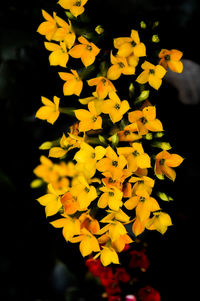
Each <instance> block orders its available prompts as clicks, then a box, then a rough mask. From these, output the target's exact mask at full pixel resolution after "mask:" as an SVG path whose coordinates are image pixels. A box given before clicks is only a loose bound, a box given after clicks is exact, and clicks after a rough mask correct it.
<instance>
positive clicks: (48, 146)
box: [39, 141, 53, 150]
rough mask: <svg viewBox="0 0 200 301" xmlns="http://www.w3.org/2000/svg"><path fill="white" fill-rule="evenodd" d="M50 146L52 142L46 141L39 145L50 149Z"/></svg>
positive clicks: (40, 147)
mask: <svg viewBox="0 0 200 301" xmlns="http://www.w3.org/2000/svg"><path fill="white" fill-rule="evenodd" d="M52 146H53V142H51V141H46V142H44V143H42V144H41V145H40V146H39V149H42V150H47V149H50V148H51V147H52Z"/></svg>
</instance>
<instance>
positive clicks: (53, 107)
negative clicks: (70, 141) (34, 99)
mask: <svg viewBox="0 0 200 301" xmlns="http://www.w3.org/2000/svg"><path fill="white" fill-rule="evenodd" d="M41 100H42V103H43V104H44V106H42V107H41V108H39V110H38V111H37V112H36V115H35V116H36V117H37V118H39V119H42V120H46V121H47V122H49V123H51V124H54V122H55V121H56V120H57V119H58V117H59V115H60V112H59V103H60V98H58V97H57V96H54V98H53V102H52V101H51V100H49V99H48V98H46V97H43V96H42V97H41Z"/></svg>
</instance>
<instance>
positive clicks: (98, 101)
mask: <svg viewBox="0 0 200 301" xmlns="http://www.w3.org/2000/svg"><path fill="white" fill-rule="evenodd" d="M92 95H93V96H89V97H86V98H79V102H80V103H81V104H82V105H88V103H89V102H91V101H94V104H95V108H96V110H97V114H98V115H100V114H101V107H102V104H103V102H104V100H103V99H99V98H98V95H97V93H96V92H93V93H92Z"/></svg>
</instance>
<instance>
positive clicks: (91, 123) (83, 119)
mask: <svg viewBox="0 0 200 301" xmlns="http://www.w3.org/2000/svg"><path fill="white" fill-rule="evenodd" d="M88 110H89V111H87V110H84V109H79V110H75V111H74V113H75V115H76V118H77V119H78V120H80V123H79V131H80V132H87V131H89V130H98V129H101V128H102V118H101V117H100V116H98V114H97V111H96V108H95V104H94V102H93V101H91V102H89V103H88Z"/></svg>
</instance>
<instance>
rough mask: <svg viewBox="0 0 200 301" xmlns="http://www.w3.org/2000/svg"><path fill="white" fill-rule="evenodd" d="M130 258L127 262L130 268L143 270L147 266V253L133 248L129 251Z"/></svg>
mask: <svg viewBox="0 0 200 301" xmlns="http://www.w3.org/2000/svg"><path fill="white" fill-rule="evenodd" d="M130 255H131V260H130V263H129V267H130V268H140V269H141V270H143V271H146V269H147V268H148V267H149V260H148V258H147V255H146V254H145V253H144V252H142V251H136V250H133V251H131V252H130Z"/></svg>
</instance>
